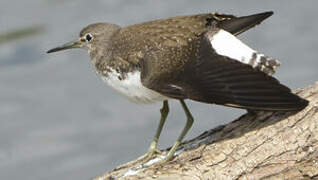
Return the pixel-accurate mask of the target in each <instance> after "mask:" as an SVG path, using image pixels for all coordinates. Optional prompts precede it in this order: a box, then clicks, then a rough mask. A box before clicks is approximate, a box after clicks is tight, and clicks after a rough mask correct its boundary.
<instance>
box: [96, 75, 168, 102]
mask: <svg viewBox="0 0 318 180" xmlns="http://www.w3.org/2000/svg"><path fill="white" fill-rule="evenodd" d="M119 77H120V74H119V73H117V72H116V71H115V70H113V69H110V72H108V73H107V76H104V75H102V79H103V80H104V82H106V83H107V84H108V85H109V86H111V87H112V88H114V89H115V90H116V91H118V92H119V93H120V94H121V95H123V96H125V97H127V98H128V99H129V100H130V101H132V102H134V103H153V102H156V101H163V100H166V99H168V97H166V96H163V95H161V94H159V93H157V92H155V91H153V90H151V89H148V88H147V87H145V86H143V85H142V83H141V79H140V72H139V71H134V72H129V73H127V75H126V78H125V79H121V78H119Z"/></svg>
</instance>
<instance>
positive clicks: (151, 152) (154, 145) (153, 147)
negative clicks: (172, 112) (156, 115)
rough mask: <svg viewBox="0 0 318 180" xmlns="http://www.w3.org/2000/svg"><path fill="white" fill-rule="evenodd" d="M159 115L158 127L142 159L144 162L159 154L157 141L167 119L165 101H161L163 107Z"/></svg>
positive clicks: (167, 109)
mask: <svg viewBox="0 0 318 180" xmlns="http://www.w3.org/2000/svg"><path fill="white" fill-rule="evenodd" d="M160 113H161V118H160V122H159V125H158V127H157V131H156V134H155V137H154V138H153V141H152V143H151V145H150V147H149V149H148V152H147V154H146V155H145V156H144V159H143V161H144V162H146V161H149V160H150V159H151V158H152V157H153V156H154V155H155V154H156V153H159V152H160V150H159V149H158V148H157V147H158V140H159V137H160V133H161V131H162V127H163V125H164V124H165V122H166V118H167V116H168V113H169V105H168V101H167V100H165V101H163V105H162V108H161V109H160Z"/></svg>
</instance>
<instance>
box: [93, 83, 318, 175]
mask: <svg viewBox="0 0 318 180" xmlns="http://www.w3.org/2000/svg"><path fill="white" fill-rule="evenodd" d="M297 94H299V95H300V96H301V97H303V98H306V99H307V100H309V101H310V104H309V105H308V107H307V108H306V109H304V110H303V111H301V112H298V113H291V112H288V113H286V112H285V113H284V112H257V113H254V114H253V113H248V114H245V115H243V116H241V117H240V118H238V119H237V120H235V121H233V122H231V123H230V124H227V125H225V126H221V127H218V128H215V129H212V130H209V131H207V132H205V133H203V134H202V135H200V136H199V137H197V138H195V139H193V140H191V141H188V142H186V143H185V144H184V145H183V149H182V150H181V151H179V152H181V153H180V154H179V155H178V156H177V157H175V158H174V159H173V160H172V161H171V162H168V163H165V164H163V165H156V164H154V165H151V166H148V167H142V166H141V165H140V163H138V161H133V162H129V163H128V164H126V165H123V166H122V167H118V168H116V169H114V170H113V171H110V172H107V173H105V174H104V175H102V176H100V177H96V179H99V180H102V179H165V180H170V179H171V180H174V179H186V180H187V179H189V180H195V179H222V180H223V179H316V178H317V179H318V113H317V112H318V82H317V83H315V84H314V85H312V86H309V87H307V88H305V89H303V90H299V91H297ZM164 153H166V151H164V152H163V154H164ZM129 174H130V175H129ZM131 174H134V175H131Z"/></svg>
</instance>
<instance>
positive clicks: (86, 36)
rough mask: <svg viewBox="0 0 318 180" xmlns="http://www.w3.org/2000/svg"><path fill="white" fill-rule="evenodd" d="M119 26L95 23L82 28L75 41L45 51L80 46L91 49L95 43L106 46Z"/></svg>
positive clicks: (51, 51) (49, 51)
mask: <svg viewBox="0 0 318 180" xmlns="http://www.w3.org/2000/svg"><path fill="white" fill-rule="evenodd" d="M119 29H120V27H119V26H118V25H115V24H108V23H96V24H91V25H88V26H86V27H85V28H83V29H82V30H81V32H80V34H79V38H78V39H77V40H75V41H71V42H68V43H66V44H63V45H61V46H58V47H56V48H53V49H50V50H48V51H47V53H53V52H57V51H62V50H66V49H73V48H82V49H86V50H88V51H92V50H93V49H94V48H96V45H97V44H100V45H103V46H107V44H109V41H110V39H111V37H113V35H114V33H116V32H117V31H118V30H119Z"/></svg>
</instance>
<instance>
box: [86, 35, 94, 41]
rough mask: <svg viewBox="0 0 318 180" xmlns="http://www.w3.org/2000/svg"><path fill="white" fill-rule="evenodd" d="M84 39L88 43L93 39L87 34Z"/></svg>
mask: <svg viewBox="0 0 318 180" xmlns="http://www.w3.org/2000/svg"><path fill="white" fill-rule="evenodd" d="M85 39H86V41H88V42H89V41H91V40H92V39H93V36H92V35H91V34H89V33H88V34H86V35H85Z"/></svg>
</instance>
